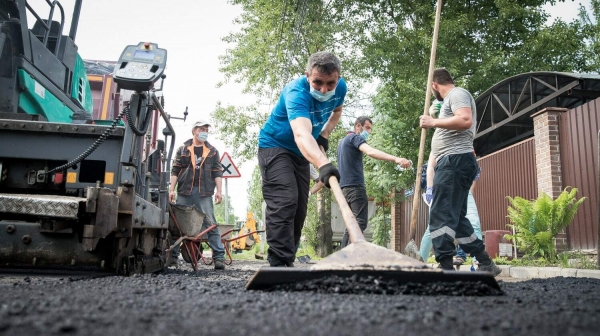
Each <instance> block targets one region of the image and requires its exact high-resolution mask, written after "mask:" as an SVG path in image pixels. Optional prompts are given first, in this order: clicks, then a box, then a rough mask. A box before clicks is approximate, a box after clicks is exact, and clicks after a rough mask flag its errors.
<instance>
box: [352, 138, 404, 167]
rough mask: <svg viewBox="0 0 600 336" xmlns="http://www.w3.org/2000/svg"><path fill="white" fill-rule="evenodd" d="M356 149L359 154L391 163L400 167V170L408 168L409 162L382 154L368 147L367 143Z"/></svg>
mask: <svg viewBox="0 0 600 336" xmlns="http://www.w3.org/2000/svg"><path fill="white" fill-rule="evenodd" d="M358 149H359V150H360V151H361V152H363V153H365V154H367V155H368V156H370V157H372V158H374V159H377V160H383V161H391V162H394V163H396V164H399V165H401V166H402V168H408V167H409V166H410V161H408V160H406V159H403V158H399V157H397V156H393V155H390V154H388V153H385V152H382V151H380V150H379V149H376V148H373V147H371V146H369V145H368V144H367V143H363V144H361V145H360V146H359V147H358Z"/></svg>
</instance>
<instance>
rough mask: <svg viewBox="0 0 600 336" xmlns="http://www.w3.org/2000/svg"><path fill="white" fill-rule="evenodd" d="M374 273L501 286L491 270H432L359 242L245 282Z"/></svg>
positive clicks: (262, 284)
mask: <svg viewBox="0 0 600 336" xmlns="http://www.w3.org/2000/svg"><path fill="white" fill-rule="evenodd" d="M334 275H335V276H339V277H348V278H349V277H352V276H354V275H358V276H375V277H382V278H384V279H387V280H392V279H393V280H395V281H397V282H398V283H399V284H404V283H408V282H415V283H430V282H455V281H463V282H482V283H484V284H487V285H489V286H490V287H492V288H496V289H499V288H500V286H499V285H498V283H497V282H496V279H494V276H493V275H492V274H491V273H486V272H456V271H442V270H441V269H439V268H436V269H433V268H430V267H428V266H427V264H425V263H423V262H421V261H418V260H415V259H413V258H409V257H407V256H405V255H402V254H400V253H397V252H394V251H391V250H388V249H386V248H384V247H381V246H377V245H375V244H371V243H368V242H366V241H358V242H355V243H352V244H350V245H348V246H347V247H345V248H343V249H341V250H340V251H338V252H336V253H333V254H332V255H330V256H328V257H327V258H325V259H323V260H321V261H319V262H318V263H316V264H315V265H313V266H311V267H310V268H285V267H262V268H261V269H259V270H258V271H257V272H256V273H255V274H254V276H253V277H252V278H251V279H250V280H249V281H248V283H247V284H246V289H248V290H255V289H258V290H260V289H267V288H269V287H271V286H274V285H282V284H289V283H296V282H302V281H307V280H314V279H319V278H324V277H329V276H334Z"/></svg>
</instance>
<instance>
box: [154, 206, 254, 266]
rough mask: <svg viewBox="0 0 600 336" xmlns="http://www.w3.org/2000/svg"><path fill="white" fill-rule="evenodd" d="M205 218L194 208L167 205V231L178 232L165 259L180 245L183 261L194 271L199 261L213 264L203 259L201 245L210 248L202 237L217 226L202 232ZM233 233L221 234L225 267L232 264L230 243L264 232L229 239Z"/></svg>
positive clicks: (231, 230) (206, 240)
mask: <svg viewBox="0 0 600 336" xmlns="http://www.w3.org/2000/svg"><path fill="white" fill-rule="evenodd" d="M205 216H206V215H205V214H203V213H202V212H200V210H198V209H197V208H196V207H194V206H189V205H179V204H170V205H169V229H170V230H171V231H172V232H178V233H179V239H177V240H176V241H175V244H173V245H171V246H170V247H169V248H168V249H167V251H166V252H167V258H171V251H172V250H173V249H174V248H175V247H176V246H178V245H179V244H182V245H183V246H182V249H181V254H182V256H183V259H184V260H185V261H187V262H189V263H190V264H191V265H192V268H193V269H194V270H195V271H196V270H198V261H199V260H202V262H203V263H204V264H205V265H211V264H212V263H213V260H212V259H211V260H210V261H209V260H206V258H205V257H204V255H203V253H202V243H207V244H208V245H209V246H210V243H209V242H208V239H207V238H203V237H204V236H205V235H206V234H207V233H208V232H209V231H210V230H212V229H214V228H215V227H218V226H217V224H213V225H211V226H209V227H208V228H207V229H206V230H202V222H203V221H204V217H205ZM233 231H235V229H229V230H226V231H225V232H223V233H221V243H223V246H224V247H225V254H226V255H227V258H226V259H225V260H224V261H223V262H224V263H225V264H226V265H231V264H232V263H233V258H232V257H231V250H230V248H229V246H230V245H231V242H233V241H235V240H238V239H241V238H244V237H247V236H250V235H253V234H255V233H257V232H263V231H264V230H262V231H261V230H256V231H252V232H248V233H246V234H244V235H241V236H236V237H233V238H229V236H230V235H231V232H233ZM191 256H195V257H191ZM167 260H168V259H167Z"/></svg>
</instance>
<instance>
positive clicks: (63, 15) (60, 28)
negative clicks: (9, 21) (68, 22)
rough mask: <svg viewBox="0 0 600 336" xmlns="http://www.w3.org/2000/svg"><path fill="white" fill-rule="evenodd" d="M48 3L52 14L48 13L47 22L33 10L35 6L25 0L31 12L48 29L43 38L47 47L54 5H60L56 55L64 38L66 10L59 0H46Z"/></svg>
mask: <svg viewBox="0 0 600 336" xmlns="http://www.w3.org/2000/svg"><path fill="white" fill-rule="evenodd" d="M46 3H47V4H48V6H50V14H49V15H48V21H47V22H44V20H43V19H42V18H41V17H40V16H39V15H38V13H36V11H35V10H33V8H32V7H31V6H30V5H29V3H28V2H27V1H25V7H27V9H28V10H29V12H31V14H32V15H33V16H34V17H35V18H36V19H37V20H38V21H39V22H40V23H41V24H42V26H43V28H44V29H45V30H46V33H45V34H44V39H43V41H42V43H43V44H44V46H45V47H46V48H48V38H49V37H50V26H51V25H52V17H53V16H54V7H55V6H58V9H59V10H60V27H59V29H58V37H57V39H56V47H55V48H54V56H57V55H58V49H59V46H60V41H61V39H62V32H63V28H64V26H65V11H64V9H63V7H62V5H61V4H60V2H58V1H57V0H54V1H52V2H50V0H46Z"/></svg>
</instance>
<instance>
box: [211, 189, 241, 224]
mask: <svg viewBox="0 0 600 336" xmlns="http://www.w3.org/2000/svg"><path fill="white" fill-rule="evenodd" d="M227 200H228V207H229V223H225V195H223V201H222V202H221V203H220V204H215V205H214V207H215V219H216V220H217V223H219V224H235V222H236V221H237V220H238V217H237V216H236V215H234V209H233V206H231V197H229V196H227Z"/></svg>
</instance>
